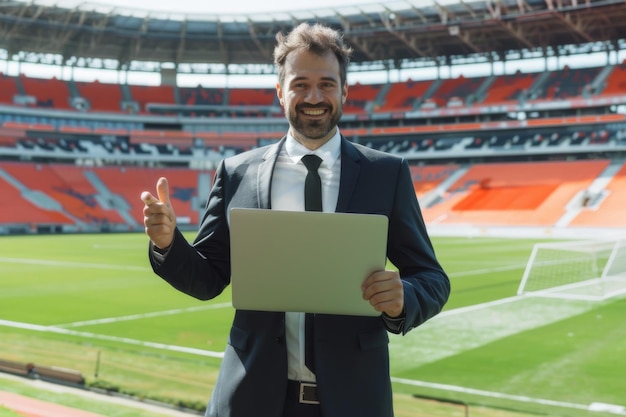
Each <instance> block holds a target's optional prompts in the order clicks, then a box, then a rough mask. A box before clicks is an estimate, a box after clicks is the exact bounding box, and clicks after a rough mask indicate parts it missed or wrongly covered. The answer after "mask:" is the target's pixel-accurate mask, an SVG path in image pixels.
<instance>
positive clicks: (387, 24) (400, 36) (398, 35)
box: [381, 16, 430, 58]
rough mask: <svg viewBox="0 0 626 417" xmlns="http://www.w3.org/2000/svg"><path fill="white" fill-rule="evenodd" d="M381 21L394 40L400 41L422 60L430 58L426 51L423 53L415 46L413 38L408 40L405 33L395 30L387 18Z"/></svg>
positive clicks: (415, 42)
mask: <svg viewBox="0 0 626 417" xmlns="http://www.w3.org/2000/svg"><path fill="white" fill-rule="evenodd" d="M381 21H382V22H383V24H384V25H385V28H386V29H387V31H388V32H389V33H390V34H391V35H393V36H394V37H395V38H396V39H398V40H400V41H402V42H403V43H404V44H405V45H406V46H408V47H409V49H410V50H411V51H413V52H414V53H415V54H416V55H418V56H419V57H422V58H423V57H428V56H430V55H429V54H428V53H427V52H426V51H424V50H423V49H421V48H420V47H418V46H417V41H416V40H415V38H413V39H409V37H408V36H407V35H406V34H405V33H403V32H400V31H397V30H395V29H394V27H393V24H392V23H391V21H390V20H389V18H388V16H387V18H385V17H382V18H381Z"/></svg>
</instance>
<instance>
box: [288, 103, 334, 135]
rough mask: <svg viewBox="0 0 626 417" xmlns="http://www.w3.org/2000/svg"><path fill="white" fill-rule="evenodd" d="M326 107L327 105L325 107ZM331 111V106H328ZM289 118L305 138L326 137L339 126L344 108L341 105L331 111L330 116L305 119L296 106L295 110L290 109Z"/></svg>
mask: <svg viewBox="0 0 626 417" xmlns="http://www.w3.org/2000/svg"><path fill="white" fill-rule="evenodd" d="M325 108H326V107H325ZM326 109H328V110H329V111H331V110H332V109H331V108H326ZM286 113H287V120H288V121H289V124H290V125H291V126H292V128H293V130H295V131H296V132H297V133H298V134H300V135H301V136H302V137H303V138H305V139H314V140H315V139H324V138H325V137H327V136H328V134H329V133H330V132H332V131H333V129H334V128H335V127H336V126H337V124H338V123H339V120H341V115H342V109H341V107H340V108H339V109H338V110H337V111H335V112H333V113H331V115H330V117H328V118H326V119H323V120H322V119H320V120H303V119H302V118H301V117H300V116H301V113H300V111H299V109H298V108H297V107H296V109H295V110H294V111H291V110H288V111H287V112H286Z"/></svg>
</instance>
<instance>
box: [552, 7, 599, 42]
mask: <svg viewBox="0 0 626 417" xmlns="http://www.w3.org/2000/svg"><path fill="white" fill-rule="evenodd" d="M557 16H558V18H559V19H561V21H562V22H563V23H564V24H565V25H566V26H567V27H568V28H569V29H570V30H571V31H572V32H574V33H576V34H577V35H578V36H580V37H581V38H583V39H584V40H586V41H587V42H594V41H595V39H593V37H592V36H590V35H589V34H588V33H586V32H585V31H584V30H583V28H582V22H581V21H580V20H579V21H578V22H572V15H571V14H567V15H565V16H564V15H563V14H561V13H557Z"/></svg>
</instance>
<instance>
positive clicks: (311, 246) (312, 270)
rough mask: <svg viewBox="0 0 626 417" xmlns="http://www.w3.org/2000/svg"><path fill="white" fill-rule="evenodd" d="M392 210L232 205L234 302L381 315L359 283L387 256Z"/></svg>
mask: <svg viewBox="0 0 626 417" xmlns="http://www.w3.org/2000/svg"><path fill="white" fill-rule="evenodd" d="M387 227H388V220H387V217H385V216H383V215H375V214H352V213H323V212H311V211H279V210H265V209H249V208H233V209H231V211H230V242H231V287H232V303H233V307H235V308H237V309H242V310H260V311H294V312H305V313H321V314H341V315H361V316H378V315H380V313H379V312H377V311H376V310H374V308H373V307H372V306H371V305H370V304H369V302H368V301H365V300H363V296H362V291H361V283H362V282H363V281H364V280H365V279H366V278H367V277H368V276H369V275H370V274H371V273H372V272H375V271H382V270H384V269H385V264H386V250H387Z"/></svg>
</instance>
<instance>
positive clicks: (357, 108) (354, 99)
mask: <svg viewBox="0 0 626 417" xmlns="http://www.w3.org/2000/svg"><path fill="white" fill-rule="evenodd" d="M381 88H382V85H381V84H360V83H356V84H353V85H350V86H348V100H347V101H346V104H345V105H344V107H343V111H344V112H345V113H367V106H368V105H369V104H372V103H374V101H376V97H377V96H378V93H379V92H380V90H381Z"/></svg>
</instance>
